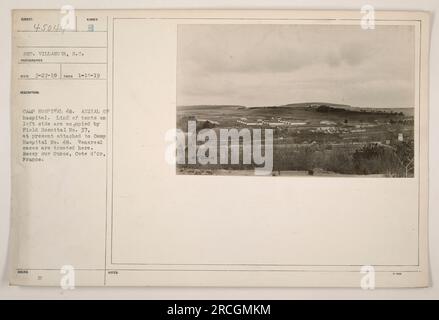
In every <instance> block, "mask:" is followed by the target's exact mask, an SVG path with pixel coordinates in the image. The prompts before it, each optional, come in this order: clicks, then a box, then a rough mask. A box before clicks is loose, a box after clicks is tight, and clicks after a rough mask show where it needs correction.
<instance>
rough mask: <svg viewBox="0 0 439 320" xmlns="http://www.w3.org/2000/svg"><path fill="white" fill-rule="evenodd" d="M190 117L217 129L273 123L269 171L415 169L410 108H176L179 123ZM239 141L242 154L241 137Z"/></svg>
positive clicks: (224, 167)
mask: <svg viewBox="0 0 439 320" xmlns="http://www.w3.org/2000/svg"><path fill="white" fill-rule="evenodd" d="M191 120H192V121H196V124H197V125H196V126H197V131H199V130H201V129H207V128H209V129H213V130H215V132H217V134H218V133H219V130H220V129H238V130H240V129H243V128H248V129H250V130H251V129H257V128H260V129H272V130H273V175H280V176H282V175H303V174H304V173H305V175H313V176H322V175H327V176H336V175H362V176H365V175H378V176H386V177H412V176H413V174H414V170H413V167H414V165H413V162H414V159H413V158H414V110H413V108H400V109H397V108H386V109H384V108H380V109H373V108H368V109H366V108H356V107H351V106H347V105H335V104H328V103H301V104H289V105H283V106H269V107H254V108H247V107H244V106H182V107H178V108H177V128H178V129H181V130H182V131H184V132H187V131H188V127H187V123H188V121H191ZM218 136H219V134H218ZM262 139H263V138H262ZM262 142H264V141H262ZM239 147H240V150H241V159H242V148H243V143H242V142H241V141H240V146H239ZM229 148H230V146H229ZM229 154H230V152H229ZM254 167H255V165H253V164H245V165H244V164H242V163H241V164H208V165H200V164H194V165H189V164H181V165H178V170H177V173H180V174H201V173H200V172H204V173H205V174H220V175H232V174H237V173H239V174H241V175H247V174H248V173H246V172H247V171H251V170H253V169H254ZM194 170H199V171H194ZM200 170H201V171H200ZM206 170H207V171H206ZM246 170H247V171H246ZM206 172H207V173H206Z"/></svg>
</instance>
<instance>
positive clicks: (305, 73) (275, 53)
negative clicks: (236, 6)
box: [177, 24, 415, 108]
mask: <svg viewBox="0 0 439 320" xmlns="http://www.w3.org/2000/svg"><path fill="white" fill-rule="evenodd" d="M414 43H415V42H414V27H413V26H389V25H387V26H383V25H377V26H375V29H374V30H371V29H369V30H363V29H361V27H360V25H303V24H302V25H285V24H283V25H274V24H271V25H267V24H265V25H263V24H252V25H242V24H241V25H230V24H227V25H225V24H224V25H221V24H217V25H202V24H200V25H179V27H178V53H177V104H178V105H206V104H212V105H244V106H271V105H283V104H288V103H300V102H328V103H341V104H348V105H352V106H357V107H372V108H374V107H380V108H405V107H413V106H414V97H415V94H414V87H415V76H414V72H415V64H414V63H415V46H414Z"/></svg>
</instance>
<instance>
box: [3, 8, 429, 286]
mask: <svg viewBox="0 0 439 320" xmlns="http://www.w3.org/2000/svg"><path fill="white" fill-rule="evenodd" d="M374 18H375V19H374V20H373V23H374V28H373V29H372V28H370V29H367V28H364V25H362V23H363V22H364V16H363V14H362V13H361V12H348V11H340V12H337V11H288V10H282V11H269V10H260V11H227V10H224V11H183V10H181V11H158V10H157V11H154V10H150V11H147V10H130V11H127V10H111V11H101V10H76V11H72V10H68V8H67V9H66V10H65V11H64V12H60V11H57V10H17V11H14V12H13V55H12V57H13V58H12V59H13V61H12V65H13V71H12V78H11V81H12V97H11V100H12V105H11V108H12V130H13V132H12V137H13V143H12V145H13V150H12V156H13V158H12V166H13V167H12V181H13V185H12V192H13V199H12V216H13V218H12V229H13V230H12V238H11V261H12V265H11V275H10V282H11V284H15V285H52V286H58V285H60V284H61V285H62V284H63V283H66V282H67V283H71V282H72V281H73V282H74V283H75V285H78V286H80V285H91V286H100V285H106V286H145V285H147V286H302V287H303V286H305V287H307V286H309V287H319V286H320V287H328V286H331V287H363V286H365V285H366V286H367V284H371V283H373V285H374V286H376V287H423V286H428V284H429V277H428V247H427V203H428V202H427V194H428V192H427V177H428V162H427V160H428V153H427V152H428V150H427V146H428V126H427V125H428V121H427V119H428V118H427V115H428V101H427V93H428V48H429V34H428V30H429V19H428V15H427V14H425V13H420V12H375V16H374ZM389 75H391V77H389ZM198 101H199V102H198ZM191 119H192V120H193V121H195V129H196V130H195V133H194V135H192V134H191V132H190V130H189V128H188V126H190V125H191V124H190V120H191ZM188 121H189V122H188ZM181 123H183V124H184V126H186V127H184V126H181ZM200 125H201V126H202V127H199V126H200ZM176 127H177V129H181V132H180V133H182V135H183V137H184V138H183V140H184V141H185V143H187V144H188V146H187V148H183V149H181V150H185V151H187V152H186V154H185V156H184V157H183V158H182V159H180V160H182V162H185V161H186V160H187V161H188V162H189V158H190V146H189V141H190V139H191V137H192V136H195V135H197V134H199V133H200V132H201V129H207V130H211V131H203V132H205V133H206V134H211V135H213V136H214V137H219V136H220V132H221V130H226V129H237V130H243V129H246V130H248V132H250V138H252V141H251V143H250V147H253V153H252V154H251V155H252V156H253V157H250V160H254V159H256V157H255V153H254V152H255V151H254V150H256V149H255V146H256V145H257V142H263V145H262V150H264V151H265V158H264V160H265V162H264V164H267V163H269V162H268V160H269V157H268V153H267V152H269V151H270V150H271V149H269V148H267V146H268V138H269V137H270V136H269V134H270V133H272V134H273V145H272V147H273V148H272V149H273V158H272V165H271V166H266V167H267V168H268V169H269V171H268V174H267V171H266V170H262V171H260V172H259V171H258V170H256V169H255V168H256V167H258V166H259V167H261V166H263V165H261V163H259V164H254V163H249V164H242V166H241V165H240V164H238V166H236V164H233V163H229V162H227V161H226V163H220V164H219V165H218V166H217V167H216V166H215V165H216V163H214V161H213V160H212V159H211V158H209V159H210V160H212V161H211V162H209V165H208V166H205V165H204V164H202V163H200V159H201V157H200V152H201V151H200V150H202V149H200V148H203V147H202V146H200V144H199V142H201V140H197V141H196V142H198V146H196V148H195V149H194V150H195V154H196V157H198V158H197V159H195V163H193V164H191V163H187V162H185V163H183V164H180V163H179V164H175V163H170V161H169V159H168V157H169V156H170V155H173V154H175V152H174V151H175V146H173V145H172V144H171V142H172V139H173V138H172V137H173V135H170V132H171V131H172V129H175V128H176ZM257 129H261V130H262V134H263V137H264V138H263V139H262V138H259V140H257V139H253V138H254V137H255V132H257V131H255V130H257ZM241 132H244V131H241ZM170 137H171V138H170ZM211 137H212V136H211ZM209 141H210V142H213V141H214V140H209ZM215 141H216V140H215ZM203 142H204V140H203ZM231 143H232V145H233V141H232V142H231ZM235 143H237V144H238V149H239V148H241V149H239V150H241V151H239V152H242V154H240V153H239V152H238V154H240V155H242V156H243V155H244V153H245V143H243V145H241V146H239V140H238V141H235ZM410 146H412V147H411V148H410ZM282 148H284V149H282ZM367 148H370V149H367ZM177 149H178V148H177ZM215 149H216V147H215ZM232 149H233V147H232V146H230V148H229V147H226V149H224V150H228V151H229V153H230V154H231V153H232ZM211 150H213V149H211ZM218 150H219V151H221V148H220V147H218ZM304 150H306V152H308V153H306V152H305V151H304ZM340 150H342V151H340ZM401 150H402V151H401ZM368 152H370V153H372V154H373V156H369V153H368ZM263 153H264V152H262V153H261V156H262V154H263ZM305 153H306V154H308V156H307V157H306V158H299V157H301V156H302V155H303V154H305ZM209 154H210V153H209ZM375 154H378V156H376V155H375ZM341 156H343V158H342V160H343V161H342V162H340V163H341V165H339V164H338V160H337V159H340V158H339V157H341ZM219 158H220V152H219V153H218V157H217V158H216V160H218V159H219ZM225 159H226V158H225ZM285 159H286V160H285ZM300 159H301V161H302V162H300V161H299V160H300ZM377 159H378V160H377ZM197 160H198V162H197ZM201 160H202V159H201ZM226 160H229V158H227V159H226ZM335 160H337V161H335ZM218 161H219V160H218ZM72 275H74V277H72Z"/></svg>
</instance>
